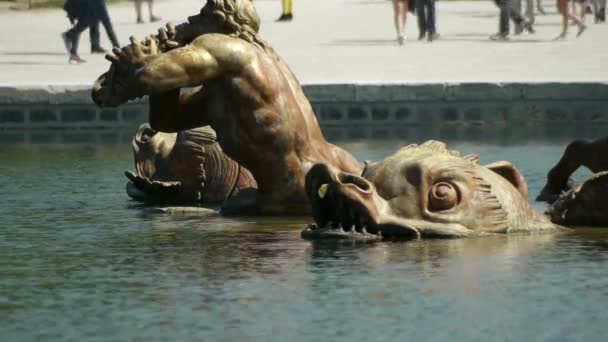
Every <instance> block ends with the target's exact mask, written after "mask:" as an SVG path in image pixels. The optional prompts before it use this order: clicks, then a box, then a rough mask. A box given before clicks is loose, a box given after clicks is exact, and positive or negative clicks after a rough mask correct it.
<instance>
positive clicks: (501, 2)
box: [490, 0, 535, 41]
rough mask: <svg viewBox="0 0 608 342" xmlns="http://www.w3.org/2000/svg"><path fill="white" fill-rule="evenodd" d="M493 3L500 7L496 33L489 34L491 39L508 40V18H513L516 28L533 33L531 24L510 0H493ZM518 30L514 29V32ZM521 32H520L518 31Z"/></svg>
mask: <svg viewBox="0 0 608 342" xmlns="http://www.w3.org/2000/svg"><path fill="white" fill-rule="evenodd" d="M494 3H495V4H496V5H497V6H498V8H499V9H500V16H499V21H498V33H496V34H493V35H491V36H490V39H491V40H497V41H505V40H509V33H510V28H509V20H513V22H514V23H515V25H516V27H517V28H521V29H522V32H523V30H526V31H528V32H529V33H534V32H535V31H534V28H533V27H532V24H530V22H528V21H527V20H526V19H525V18H524V17H523V16H522V15H521V13H520V12H519V10H518V9H517V8H516V7H514V6H513V1H512V0H494ZM517 32H518V30H516V33H517ZM519 33H521V32H519Z"/></svg>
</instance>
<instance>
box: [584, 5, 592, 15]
mask: <svg viewBox="0 0 608 342" xmlns="http://www.w3.org/2000/svg"><path fill="white" fill-rule="evenodd" d="M591 13H593V11H592V10H591V6H586V7H585V14H591Z"/></svg>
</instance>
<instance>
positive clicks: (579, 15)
mask: <svg viewBox="0 0 608 342" xmlns="http://www.w3.org/2000/svg"><path fill="white" fill-rule="evenodd" d="M252 1H253V0H252ZM389 1H391V2H392V6H393V19H394V25H395V30H396V33H397V42H398V43H399V44H404V42H405V41H406V32H405V28H406V22H407V17H408V15H409V14H412V15H415V16H416V17H417V23H418V40H425V39H426V40H428V41H429V42H432V41H435V40H437V39H440V35H439V32H438V31H437V11H436V9H435V2H436V1H437V0H389ZM493 1H494V3H495V4H496V6H497V7H498V11H499V16H498V18H499V19H498V32H496V33H495V34H492V35H491V36H490V37H489V39H491V40H494V41H507V40H509V35H510V34H511V33H512V34H514V35H520V34H522V33H528V34H534V33H535V29H534V22H535V16H536V15H544V14H546V12H545V10H544V8H543V5H542V2H541V0H493ZM606 1H607V0H556V7H557V10H558V12H559V14H560V17H561V31H560V33H559V35H558V36H557V37H556V39H564V38H565V37H566V36H567V34H568V28H569V26H570V25H574V26H576V28H577V31H576V36H577V37H578V36H580V35H581V34H583V32H585V30H586V29H587V24H586V16H587V14H590V15H593V18H594V19H593V21H594V23H596V24H599V23H604V22H605V21H606ZM144 2H146V3H147V7H148V17H149V20H150V22H155V21H159V20H161V18H160V17H158V16H156V15H154V13H153V7H154V0H134V3H135V15H136V22H137V23H144V19H143V13H142V12H143V10H142V7H143V3H144ZM293 2H294V0H281V8H282V13H281V15H280V17H279V18H278V19H277V20H276V21H278V22H289V21H292V20H293V18H294V17H293ZM64 9H65V11H66V12H67V15H68V18H69V19H70V22H71V23H72V27H71V28H70V29H69V30H68V31H66V32H64V33H62V35H61V36H62V39H63V42H64V44H65V48H66V50H67V51H68V54H69V62H70V63H84V62H85V60H84V59H82V58H81V57H80V55H79V54H78V46H79V40H80V35H81V34H82V32H84V31H85V30H87V29H88V30H89V36H90V41H91V53H106V52H107V51H106V50H105V49H104V48H103V47H102V46H101V45H100V32H99V26H100V24H102V25H103V27H104V29H105V31H106V34H107V35H108V38H109V40H110V42H111V43H112V46H113V47H119V46H120V44H119V42H118V39H117V38H116V34H115V33H114V28H113V26H112V21H111V19H110V15H109V13H108V9H107V7H106V1H105V0H66V1H65V5H64ZM511 23H512V27H513V31H512V32H511Z"/></svg>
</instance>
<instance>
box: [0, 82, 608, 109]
mask: <svg viewBox="0 0 608 342" xmlns="http://www.w3.org/2000/svg"><path fill="white" fill-rule="evenodd" d="M303 88H304V92H305V93H306V95H307V96H308V98H309V100H310V101H311V102H314V103H326V102H342V103H344V102H353V103H359V102H368V103H369V102H384V103H386V102H402V101H424V102H426V101H471V100H476V101H525V100H562V101H581V100H596V101H597V100H600V101H608V82H605V83H604V82H521V83H519V82H513V83H483V82H463V83H459V82H445V83H396V82H391V83H373V82H369V83H367V82H353V83H315V84H306V83H305V84H303ZM90 89H91V86H90V85H84V84H50V85H16V86H15V85H2V84H1V83H0V105H15V104H92V100H91V96H90ZM140 101H141V102H143V103H145V102H147V101H146V100H145V99H142V100H140Z"/></svg>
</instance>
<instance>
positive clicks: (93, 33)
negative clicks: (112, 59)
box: [89, 20, 106, 53]
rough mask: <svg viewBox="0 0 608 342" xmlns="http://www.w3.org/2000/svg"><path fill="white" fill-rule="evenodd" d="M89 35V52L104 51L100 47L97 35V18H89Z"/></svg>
mask: <svg viewBox="0 0 608 342" xmlns="http://www.w3.org/2000/svg"><path fill="white" fill-rule="evenodd" d="M89 37H90V39H91V52H92V53H105V52H106V51H105V50H104V49H103V48H102V47H101V37H100V35H99V20H91V24H90V25H89Z"/></svg>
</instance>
